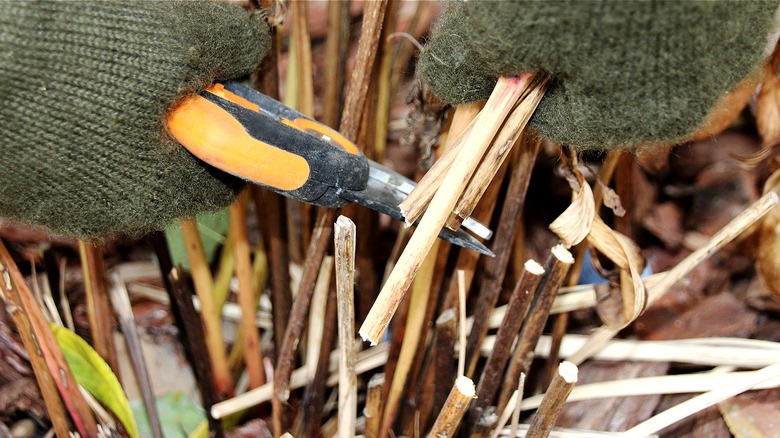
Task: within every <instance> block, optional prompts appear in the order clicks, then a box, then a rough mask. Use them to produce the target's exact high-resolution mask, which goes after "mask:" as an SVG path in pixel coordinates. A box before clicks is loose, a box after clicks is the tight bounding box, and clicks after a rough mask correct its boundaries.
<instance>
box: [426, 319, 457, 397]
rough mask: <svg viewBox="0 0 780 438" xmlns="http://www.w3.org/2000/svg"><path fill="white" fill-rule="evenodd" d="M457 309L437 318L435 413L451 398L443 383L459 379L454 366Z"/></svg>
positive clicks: (433, 368)
mask: <svg viewBox="0 0 780 438" xmlns="http://www.w3.org/2000/svg"><path fill="white" fill-rule="evenodd" d="M455 315H456V313H455V309H447V310H445V311H444V312H442V314H441V315H439V317H438V318H436V339H435V343H434V349H435V356H436V357H435V361H434V366H433V367H432V370H431V372H432V373H435V374H436V375H437V379H436V382H437V383H436V390H435V393H434V400H433V412H440V411H441V409H442V408H443V407H444V402H445V401H446V400H447V397H448V396H449V391H450V388H449V387H448V386H446V385H442V384H441V382H452V381H454V380H455V379H457V378H458V375H457V374H456V371H457V369H456V368H455V367H453V366H452V359H453V355H454V354H455V330H456V326H455V324H456V322H457V317H456V316H455Z"/></svg>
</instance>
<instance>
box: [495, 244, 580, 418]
mask: <svg viewBox="0 0 780 438" xmlns="http://www.w3.org/2000/svg"><path fill="white" fill-rule="evenodd" d="M551 252H552V258H551V261H550V266H549V267H548V269H547V273H546V274H545V276H544V279H543V280H542V283H541V284H540V285H539V287H538V292H537V293H536V296H534V300H533V302H532V303H531V308H530V309H529V310H528V318H527V319H526V320H525V321H524V322H523V328H522V330H521V331H520V337H519V339H518V340H517V346H516V347H515V352H514V353H513V355H512V360H511V361H510V365H509V368H508V369H507V372H506V376H505V377H504V387H503V389H502V391H501V394H500V396H499V401H498V408H499V410H503V409H504V408H505V406H506V402H507V399H508V398H509V396H510V394H511V393H512V391H511V388H513V387H514V386H515V382H517V379H519V378H520V373H521V372H524V373H526V374H528V371H529V370H528V368H529V367H530V361H531V359H532V358H533V353H534V349H535V348H536V343H537V342H538V341H539V337H540V336H541V335H542V330H544V325H545V323H546V322H547V318H548V317H549V315H550V309H551V308H552V304H553V300H554V299H555V295H556V294H557V293H558V289H559V288H560V287H561V283H563V280H564V279H565V278H566V273H567V272H568V270H569V267H570V266H571V265H572V264H573V263H574V259H573V258H572V256H571V253H570V252H569V251H568V250H567V249H566V248H564V247H563V245H556V246H555V247H553V248H552V250H551ZM507 385H508V387H507Z"/></svg>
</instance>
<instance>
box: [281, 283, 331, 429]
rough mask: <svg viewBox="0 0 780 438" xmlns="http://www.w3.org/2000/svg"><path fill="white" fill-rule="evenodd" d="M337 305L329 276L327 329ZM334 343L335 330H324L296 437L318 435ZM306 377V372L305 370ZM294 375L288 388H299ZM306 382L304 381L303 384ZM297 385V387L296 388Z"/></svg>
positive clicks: (326, 307)
mask: <svg viewBox="0 0 780 438" xmlns="http://www.w3.org/2000/svg"><path fill="white" fill-rule="evenodd" d="M337 307H338V304H337V299H336V279H335V276H331V281H330V285H329V286H328V297H327V302H326V304H325V324H326V326H327V327H333V325H335V324H337V318H338V317H337V315H336V314H337V313H338V309H337ZM335 342H336V330H325V331H324V332H323V333H322V340H321V344H320V354H319V356H318V357H317V370H316V372H315V373H314V380H311V381H310V383H308V385H306V392H305V393H304V396H303V415H301V416H300V418H301V423H302V428H303V433H300V434H296V436H317V435H318V434H319V430H320V425H322V417H323V415H324V411H325V410H324V408H323V406H324V405H325V397H326V395H327V394H326V389H325V388H327V381H328V375H329V372H330V371H329V368H330V365H331V360H330V358H331V350H332V349H333V344H334V343H335ZM307 375H308V370H307ZM293 377H294V374H293V375H291V379H290V386H291V387H292V388H297V387H299V386H301V385H300V384H298V383H297V382H296V381H295V380H294V379H293ZM305 382H306V381H304V383H305ZM296 385H297V386H296Z"/></svg>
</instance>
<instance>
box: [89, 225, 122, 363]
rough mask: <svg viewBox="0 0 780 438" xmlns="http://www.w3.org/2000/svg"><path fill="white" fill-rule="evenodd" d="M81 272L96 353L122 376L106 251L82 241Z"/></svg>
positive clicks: (96, 245) (97, 245)
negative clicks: (112, 325)
mask: <svg viewBox="0 0 780 438" xmlns="http://www.w3.org/2000/svg"><path fill="white" fill-rule="evenodd" d="M79 254H80V256H81V270H82V275H83V276H84V291H85V293H86V296H87V315H88V317H89V329H90V333H91V334H92V344H93V347H95V351H97V353H98V354H99V355H100V356H101V357H102V358H103V359H105V361H106V363H108V365H109V366H110V367H111V369H112V370H113V371H114V373H115V374H117V375H119V374H118V373H119V367H118V363H117V359H116V347H115V346H114V337H113V330H112V329H111V304H110V302H109V298H108V290H107V288H106V266H105V264H104V263H103V248H102V247H100V245H99V244H95V243H90V242H85V241H83V240H79Z"/></svg>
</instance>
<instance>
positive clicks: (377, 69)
mask: <svg viewBox="0 0 780 438" xmlns="http://www.w3.org/2000/svg"><path fill="white" fill-rule="evenodd" d="M398 6H399V1H398V0H391V1H388V2H387V7H386V8H385V14H384V23H383V24H382V33H381V35H380V38H379V40H378V41H377V49H378V53H379V55H380V58H379V63H378V64H377V63H375V65H374V78H373V81H372V87H373V88H375V89H376V91H375V92H374V93H372V94H373V96H372V97H374V99H373V101H372V102H371V103H370V107H371V111H370V114H372V115H373V121H372V122H371V123H369V125H368V131H369V135H368V136H367V137H368V138H367V140H368V141H367V142H366V143H368V144H370V145H371V148H372V149H373V150H372V152H373V154H372V156H370V157H369V158H371V159H381V158H383V157H384V156H385V149H386V147H387V132H388V124H389V122H390V97H391V95H392V90H391V87H392V86H393V83H392V82H391V80H390V75H391V70H392V63H393V55H394V53H393V50H391V49H392V47H391V42H390V41H389V40H388V38H387V36H388V35H389V34H390V33H391V32H393V31H394V30H395V27H396V15H397V12H398Z"/></svg>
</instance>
